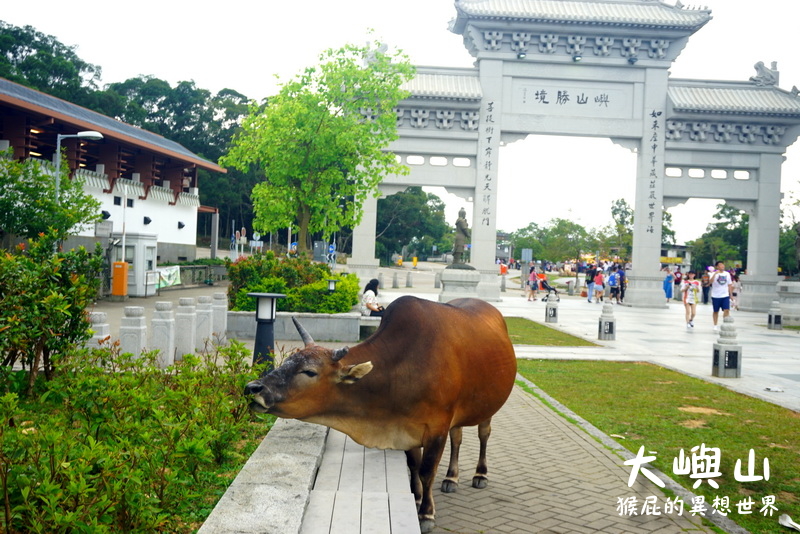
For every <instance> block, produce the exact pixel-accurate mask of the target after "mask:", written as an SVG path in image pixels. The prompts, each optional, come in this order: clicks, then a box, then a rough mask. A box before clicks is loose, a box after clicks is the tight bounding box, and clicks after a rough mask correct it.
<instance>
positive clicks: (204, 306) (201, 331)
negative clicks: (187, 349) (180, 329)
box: [194, 295, 214, 350]
mask: <svg viewBox="0 0 800 534" xmlns="http://www.w3.org/2000/svg"><path fill="white" fill-rule="evenodd" d="M211 313H212V311H211V297H209V296H206V295H203V296H200V297H197V334H196V336H195V340H194V347H195V348H196V349H197V350H204V349H205V348H206V343H208V348H209V349H211V343H212V342H213V337H212V334H213V331H214V329H213V325H212V322H211Z"/></svg>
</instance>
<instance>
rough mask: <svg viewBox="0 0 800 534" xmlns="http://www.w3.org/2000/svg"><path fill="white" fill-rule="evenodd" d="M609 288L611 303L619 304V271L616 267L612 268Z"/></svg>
mask: <svg viewBox="0 0 800 534" xmlns="http://www.w3.org/2000/svg"><path fill="white" fill-rule="evenodd" d="M608 287H609V289H610V291H611V302H616V303H617V304H619V303H620V300H619V269H618V268H617V266H616V265H615V266H614V267H612V268H611V274H609V275H608Z"/></svg>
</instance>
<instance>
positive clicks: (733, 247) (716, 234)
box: [691, 204, 750, 270]
mask: <svg viewBox="0 0 800 534" xmlns="http://www.w3.org/2000/svg"><path fill="white" fill-rule="evenodd" d="M713 218H714V220H715V221H716V222H713V223H711V224H709V225H708V227H707V228H706V232H705V233H704V234H703V235H702V236H700V238H698V239H696V240H695V241H694V242H692V243H691V245H692V266H693V267H694V268H695V270H697V269H703V268H705V267H706V266H708V265H714V263H716V262H717V261H719V260H722V261H724V262H725V263H726V264H728V265H733V264H734V262H737V261H741V262H742V265H743V266H745V267H746V265H745V262H746V261H747V234H748V225H749V221H750V216H749V215H747V214H746V213H745V212H743V211H742V210H740V209H738V208H735V207H733V206H731V205H729V204H717V212H716V213H714V215H713Z"/></svg>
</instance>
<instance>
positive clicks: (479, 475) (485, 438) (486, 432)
mask: <svg viewBox="0 0 800 534" xmlns="http://www.w3.org/2000/svg"><path fill="white" fill-rule="evenodd" d="M491 434H492V418H491V417H490V418H489V419H487V420H486V421H484V422H483V423H481V424H479V425H478V439H479V440H480V442H481V451H480V454H479V455H478V467H476V468H475V476H473V477H472V487H473V488H478V489H483V488H485V487H486V486H487V485H488V484H489V478H488V477H487V476H486V475H487V473H488V472H489V468H488V467H487V465H486V444H487V443H488V442H489V436H490V435H491Z"/></svg>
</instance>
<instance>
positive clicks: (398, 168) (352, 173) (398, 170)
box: [220, 43, 413, 250]
mask: <svg viewBox="0 0 800 534" xmlns="http://www.w3.org/2000/svg"><path fill="white" fill-rule="evenodd" d="M376 44H377V43H376ZM384 49H385V47H384V48H379V49H378V50H377V51H376V50H374V49H370V48H369V47H368V46H363V47H359V46H354V45H346V46H344V47H342V48H340V49H338V50H330V49H329V50H327V51H326V52H324V53H323V54H322V55H321V56H320V63H319V65H317V66H312V67H308V68H306V69H305V71H303V73H301V74H300V75H298V76H297V77H296V78H295V79H293V80H292V81H290V82H288V83H286V84H285V85H283V86H282V87H281V90H280V92H279V93H278V94H277V95H275V96H274V97H271V98H270V99H269V101H268V102H267V104H266V106H263V107H262V106H257V105H253V106H251V110H250V114H249V115H248V116H247V118H246V119H245V120H244V123H243V125H242V131H241V133H239V134H238V135H237V136H236V137H235V138H234V142H233V146H232V148H231V150H230V152H229V153H228V154H227V155H226V156H224V157H222V158H221V159H220V163H221V164H222V165H224V166H227V167H234V168H237V169H239V170H242V171H244V170H247V169H249V168H251V167H253V166H255V167H257V168H259V169H260V170H261V171H263V173H264V181H263V182H261V183H259V184H257V185H256V186H255V187H254V188H253V193H252V198H253V207H254V212H255V220H254V222H253V227H254V228H255V229H256V230H258V231H260V232H262V233H266V232H270V231H274V230H278V229H281V228H286V227H288V226H290V225H296V226H297V228H298V246H299V247H300V249H301V250H307V249H308V245H309V243H308V237H309V233H314V232H323V233H324V234H326V235H330V234H331V233H333V232H334V231H336V230H338V229H339V228H340V227H343V226H351V227H352V226H354V225H355V224H357V223H358V222H359V221H360V219H361V214H362V208H361V206H362V204H363V201H364V200H365V199H366V198H367V197H368V196H369V195H377V193H378V189H377V187H378V184H379V183H380V182H381V180H382V179H383V177H384V176H385V175H387V174H404V173H406V172H408V171H407V169H406V168H405V167H404V166H403V165H400V164H398V163H397V161H396V159H395V156H394V154H392V153H391V152H387V151H385V149H386V147H387V146H388V144H389V143H390V142H391V141H393V140H395V139H397V137H398V136H397V126H396V121H397V118H396V114H395V113H394V112H393V111H392V110H393V108H394V107H395V106H397V104H398V102H399V101H400V100H401V99H402V98H404V97H405V96H406V95H407V94H408V93H407V92H405V91H403V90H401V88H400V86H401V85H402V84H403V83H404V82H405V81H407V80H409V79H410V78H411V77H412V75H413V68H412V67H411V65H410V64H409V62H408V59H407V58H406V57H405V56H403V55H401V54H400V53H393V54H389V53H385V52H384V51H383V50H384ZM340 205H342V206H343V207H342V208H340V207H339V206H340Z"/></svg>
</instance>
